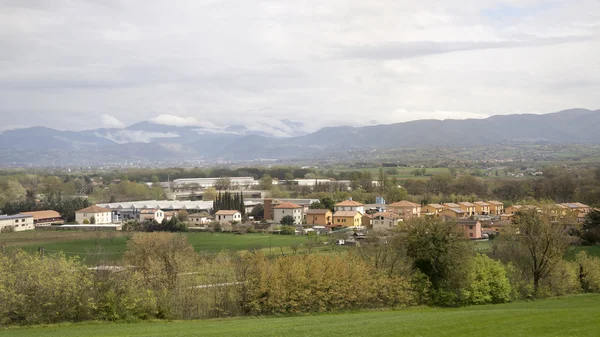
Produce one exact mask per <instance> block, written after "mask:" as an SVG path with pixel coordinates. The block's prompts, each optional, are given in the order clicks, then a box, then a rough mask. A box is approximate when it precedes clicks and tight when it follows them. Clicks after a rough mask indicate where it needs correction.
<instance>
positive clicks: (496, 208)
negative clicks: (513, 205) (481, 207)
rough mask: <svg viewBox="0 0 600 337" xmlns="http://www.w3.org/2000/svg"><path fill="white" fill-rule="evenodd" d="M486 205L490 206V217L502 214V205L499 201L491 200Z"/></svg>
mask: <svg viewBox="0 0 600 337" xmlns="http://www.w3.org/2000/svg"><path fill="white" fill-rule="evenodd" d="M487 203H488V204H489V205H490V215H500V214H504V204H503V203H501V202H500V201H496V200H492V201H488V202H487Z"/></svg>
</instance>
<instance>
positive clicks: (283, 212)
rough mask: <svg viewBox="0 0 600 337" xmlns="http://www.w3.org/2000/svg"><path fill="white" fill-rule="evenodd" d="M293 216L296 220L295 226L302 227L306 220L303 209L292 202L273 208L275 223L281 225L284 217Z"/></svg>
mask: <svg viewBox="0 0 600 337" xmlns="http://www.w3.org/2000/svg"><path fill="white" fill-rule="evenodd" d="M287 215H291V216H292V217H293V218H294V224H296V225H301V224H302V219H303V218H304V214H303V207H302V206H300V205H298V204H294V203H292V202H284V203H282V204H279V205H277V206H275V207H273V221H274V222H277V223H281V219H283V217H285V216H287Z"/></svg>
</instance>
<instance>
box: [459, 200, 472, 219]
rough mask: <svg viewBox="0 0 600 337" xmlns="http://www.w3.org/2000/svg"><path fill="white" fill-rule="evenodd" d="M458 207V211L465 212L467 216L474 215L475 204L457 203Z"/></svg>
mask: <svg viewBox="0 0 600 337" xmlns="http://www.w3.org/2000/svg"><path fill="white" fill-rule="evenodd" d="M458 204H459V205H460V209H462V210H463V211H465V212H467V216H471V215H475V204H473V203H470V202H467V201H463V202H459V203H458Z"/></svg>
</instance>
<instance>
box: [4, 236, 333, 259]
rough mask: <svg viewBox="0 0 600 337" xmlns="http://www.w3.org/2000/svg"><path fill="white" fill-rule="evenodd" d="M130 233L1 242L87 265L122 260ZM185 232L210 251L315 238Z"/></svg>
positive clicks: (275, 248)
mask: <svg viewBox="0 0 600 337" xmlns="http://www.w3.org/2000/svg"><path fill="white" fill-rule="evenodd" d="M128 235H131V233H126V232H110V233H109V232H82V231H28V232H16V233H4V234H2V235H0V245H5V246H6V247H9V248H10V247H13V248H16V247H18V248H22V249H24V250H26V251H29V252H33V251H37V250H38V248H39V247H44V250H45V251H46V253H47V254H51V253H57V252H63V253H64V254H65V255H67V256H71V257H72V256H79V257H80V258H81V260H82V261H84V262H85V263H87V264H95V263H97V262H101V261H104V262H113V261H114V262H116V261H119V260H120V259H121V258H122V257H123V253H124V252H125V250H126V248H127V238H128ZM184 235H186V237H187V239H188V241H189V243H190V244H191V245H192V247H194V250H196V251H197V252H207V253H218V252H220V251H232V252H237V251H244V250H262V251H263V252H265V253H266V254H270V253H272V254H281V252H284V253H290V252H292V249H291V248H290V247H292V246H295V245H298V246H300V245H306V244H307V243H309V242H310V241H311V240H313V241H314V238H312V237H311V238H309V237H307V236H295V235H277V234H274V235H270V234H245V235H236V234H230V233H214V234H212V233H185V234H184ZM323 239H324V238H323ZM332 240H333V239H332ZM324 248H326V247H323V246H322V245H321V247H320V248H319V249H321V250H323V249H324ZM328 249H329V248H328ZM331 249H336V247H332V248H331ZM331 249H330V250H331ZM337 249H338V250H339V248H337ZM100 260H101V261H100Z"/></svg>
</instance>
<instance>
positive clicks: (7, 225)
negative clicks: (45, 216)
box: [0, 214, 35, 235]
mask: <svg viewBox="0 0 600 337" xmlns="http://www.w3.org/2000/svg"><path fill="white" fill-rule="evenodd" d="M32 229H35V226H34V225H33V216H32V215H28V214H15V215H0V232H1V231H15V232H21V231H26V230H32ZM0 235H2V234H0Z"/></svg>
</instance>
